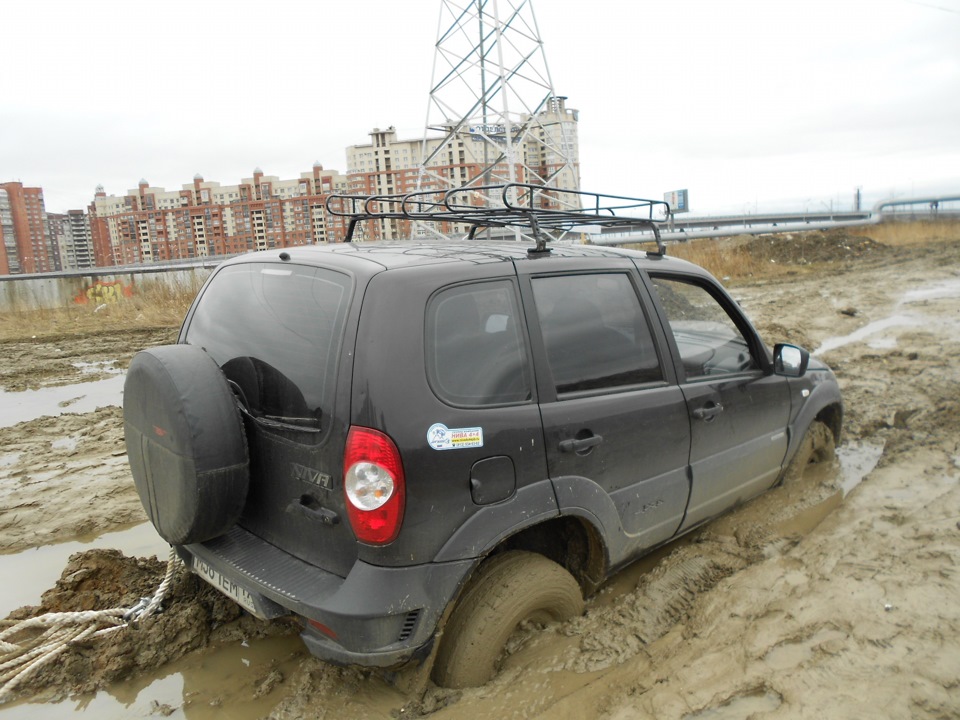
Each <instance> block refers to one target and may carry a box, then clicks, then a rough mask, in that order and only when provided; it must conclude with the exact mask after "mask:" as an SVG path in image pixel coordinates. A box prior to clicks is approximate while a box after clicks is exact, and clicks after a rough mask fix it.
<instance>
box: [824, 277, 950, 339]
mask: <svg viewBox="0 0 960 720" xmlns="http://www.w3.org/2000/svg"><path fill="white" fill-rule="evenodd" d="M951 298H960V278H950V279H948V280H943V281H941V282H937V283H933V284H931V285H927V286H924V287H919V288H914V289H913V290H908V291H907V292H905V293H904V294H903V296H902V297H901V298H900V300H899V302H898V303H897V305H896V307H895V308H894V314H893V315H891V316H890V317H887V318H883V319H882V320H876V321H874V322H872V323H869V324H867V325H864V326H863V327H862V328H860V329H858V330H855V331H854V332H852V333H850V334H849V335H844V336H842V337H832V338H827V339H826V340H824V341H823V344H822V345H821V346H820V347H818V348H817V349H816V350H814V351H813V354H814V355H820V354H823V353H825V352H830V351H831V350H836V349H837V348H840V347H843V346H844V345H850V344H852V343H857V342H862V341H864V340H866V339H867V338H870V337H873V336H875V335H881V337H879V338H874V339H873V340H871V341H870V342H869V343H867V345H868V346H869V347H871V348H874V349H876V350H890V349H893V348H895V347H896V345H897V339H896V337H895V336H894V337H890V335H882V333H884V332H885V331H887V330H891V329H893V328H899V327H916V326H921V325H925V324H927V323H929V320H930V319H929V318H928V317H927V316H925V315H922V314H919V313H902V312H899V311H900V309H901V308H902V307H903V306H904V305H910V304H913V303H921V302H926V301H928V300H946V299H951ZM938 322H943V320H942V319H940V320H938Z"/></svg>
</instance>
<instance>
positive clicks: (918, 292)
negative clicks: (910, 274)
mask: <svg viewBox="0 0 960 720" xmlns="http://www.w3.org/2000/svg"><path fill="white" fill-rule="evenodd" d="M955 297H960V278H950V279H948V280H943V281H942V282H938V283H934V284H933V285H928V286H926V287H922V288H916V289H914V290H908V291H907V292H906V294H904V296H903V300H902V301H901V302H902V303H904V304H906V303H912V302H921V301H923V300H943V299H946V298H955Z"/></svg>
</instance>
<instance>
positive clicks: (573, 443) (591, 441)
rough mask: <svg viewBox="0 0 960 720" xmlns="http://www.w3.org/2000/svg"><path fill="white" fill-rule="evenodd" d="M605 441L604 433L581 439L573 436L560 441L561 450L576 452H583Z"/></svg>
mask: <svg viewBox="0 0 960 720" xmlns="http://www.w3.org/2000/svg"><path fill="white" fill-rule="evenodd" d="M602 442H603V435H591V436H590V437H585V438H582V439H580V440H577V439H574V438H571V439H569V440H561V441H560V452H576V453H581V452H584V451H585V450H590V449H591V448H594V447H596V446H597V445H599V444H600V443H602Z"/></svg>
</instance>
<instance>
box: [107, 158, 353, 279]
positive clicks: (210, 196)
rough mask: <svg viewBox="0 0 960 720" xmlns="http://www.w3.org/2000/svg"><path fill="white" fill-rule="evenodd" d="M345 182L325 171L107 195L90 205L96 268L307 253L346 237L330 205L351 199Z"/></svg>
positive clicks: (198, 180)
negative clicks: (303, 248) (289, 249)
mask: <svg viewBox="0 0 960 720" xmlns="http://www.w3.org/2000/svg"><path fill="white" fill-rule="evenodd" d="M346 189H347V179H346V177H345V176H343V175H341V174H339V173H338V172H336V171H325V170H324V169H323V166H322V165H320V164H319V163H316V164H314V166H313V169H312V171H311V172H308V173H301V175H300V177H299V178H297V179H295V180H280V179H279V178H278V177H275V176H268V175H264V174H263V171H262V170H260V168H257V169H256V170H254V172H253V177H251V178H245V179H244V180H243V181H241V182H240V183H239V184H237V185H230V186H221V185H220V184H219V183H216V182H206V181H204V179H203V177H202V176H200V175H196V176H194V178H193V182H192V183H191V184H189V185H184V186H183V187H182V189H181V190H175V191H167V190H164V189H163V188H156V187H150V184H149V183H148V182H147V181H146V180H141V181H140V183H139V185H138V187H137V189H136V190H130V191H128V192H127V194H126V195H123V196H107V194H106V193H105V192H104V190H103V188H102V187H98V188H97V192H96V196H95V197H94V201H93V203H92V204H91V205H90V208H89V214H90V233H91V237H92V242H93V250H94V255H95V257H96V263H97V265H100V266H105V265H129V264H134V263H149V262H159V261H167V260H178V259H182V258H194V257H208V256H213V255H232V254H236V253H243V252H247V251H250V250H266V249H268V248H275V247H284V246H290V245H307V244H311V243H315V242H324V241H327V240H330V241H336V240H337V239H340V238H342V237H343V235H344V223H343V222H342V219H340V218H336V217H330V216H329V213H328V212H327V211H326V207H325V204H326V200H327V197H329V195H331V194H332V193H335V192H346Z"/></svg>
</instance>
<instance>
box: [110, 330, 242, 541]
mask: <svg viewBox="0 0 960 720" xmlns="http://www.w3.org/2000/svg"><path fill="white" fill-rule="evenodd" d="M123 425H124V435H125V437H126V442H127V457H128V459H129V462H130V471H131V473H132V474H133V481H134V484H135V485H136V487H137V493H138V494H139V495H140V501H141V502H142V503H143V507H144V509H145V510H146V511H147V515H148V516H149V518H150V521H151V522H152V523H153V525H154V527H156V529H157V532H158V533H160V536H161V537H162V538H163V539H164V540H166V541H167V542H169V543H171V544H173V545H188V544H190V543H196V542H204V541H206V540H210V539H211V538H214V537H217V536H218V535H222V534H223V533H225V532H226V531H227V530H229V529H230V528H231V527H232V526H233V525H234V524H235V523H236V522H237V520H238V519H239V517H240V513H241V511H242V510H243V506H244V503H245V502H246V498H247V489H248V487H249V484H250V470H249V465H250V463H249V456H248V454H247V442H246V436H245V434H244V430H243V421H242V419H241V417H240V411H239V409H238V407H237V403H236V399H235V398H234V394H233V392H232V391H231V390H230V386H229V385H228V384H227V380H226V378H225V377H224V375H223V373H222V372H221V370H220V368H219V367H218V366H217V363H216V362H215V361H214V360H213V358H211V357H210V356H209V355H207V353H206V352H204V351H203V350H201V349H200V348H199V347H195V346H192V345H164V346H160V347H155V348H150V349H148V350H143V351H141V352H139V353H137V354H136V355H135V356H134V357H133V361H132V362H131V363H130V369H129V370H128V371H127V377H126V380H125V382H124V385H123Z"/></svg>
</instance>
